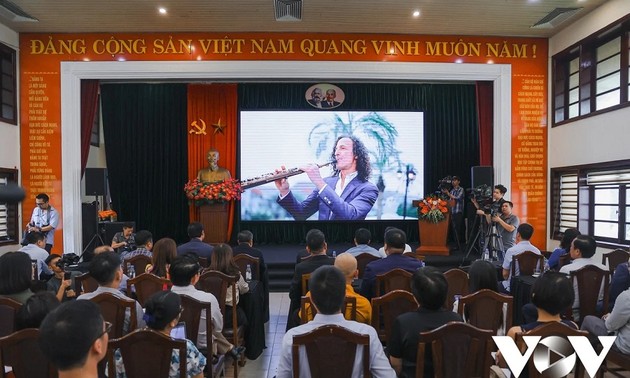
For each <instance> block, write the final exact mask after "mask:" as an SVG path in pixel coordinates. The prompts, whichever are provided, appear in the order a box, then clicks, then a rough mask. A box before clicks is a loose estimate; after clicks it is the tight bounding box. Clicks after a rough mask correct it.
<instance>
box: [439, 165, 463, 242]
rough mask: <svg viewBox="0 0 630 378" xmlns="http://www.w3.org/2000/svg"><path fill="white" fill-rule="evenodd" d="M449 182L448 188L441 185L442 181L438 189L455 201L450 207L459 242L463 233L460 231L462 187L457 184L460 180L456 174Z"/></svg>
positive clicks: (461, 223)
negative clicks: (449, 186) (450, 186)
mask: <svg viewBox="0 0 630 378" xmlns="http://www.w3.org/2000/svg"><path fill="white" fill-rule="evenodd" d="M443 181H444V179H443ZM450 183H451V184H452V188H450V190H449V188H448V187H446V186H443V185H442V183H440V189H441V190H442V193H444V195H446V196H448V198H449V199H450V200H453V201H455V203H454V205H453V207H452V208H451V216H452V219H453V227H454V228H455V235H457V236H458V237H459V241H460V242H463V241H464V240H463V239H464V233H463V232H462V231H463V227H462V226H463V224H464V188H462V187H461V186H459V184H460V183H461V181H460V179H459V177H457V176H453V177H451V180H450ZM454 238H455V237H454Z"/></svg>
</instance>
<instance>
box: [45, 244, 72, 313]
mask: <svg viewBox="0 0 630 378" xmlns="http://www.w3.org/2000/svg"><path fill="white" fill-rule="evenodd" d="M46 264H48V267H49V268H50V270H52V272H53V274H54V275H53V276H52V278H50V279H49V280H48V282H47V283H46V287H47V290H48V291H51V292H53V293H55V295H56V296H57V299H58V300H59V301H60V302H63V301H68V300H70V299H75V298H76V296H77V294H76V293H75V292H74V290H72V280H71V272H66V271H65V270H64V266H63V265H64V264H63V262H62V260H61V256H59V255H50V256H48V258H47V259H46Z"/></svg>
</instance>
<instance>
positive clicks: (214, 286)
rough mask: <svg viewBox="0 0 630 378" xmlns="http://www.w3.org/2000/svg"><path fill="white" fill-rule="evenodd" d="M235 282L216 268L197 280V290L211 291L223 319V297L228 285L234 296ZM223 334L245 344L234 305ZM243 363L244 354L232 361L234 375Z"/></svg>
mask: <svg viewBox="0 0 630 378" xmlns="http://www.w3.org/2000/svg"><path fill="white" fill-rule="evenodd" d="M236 282H237V279H236V277H234V276H228V275H227V274H224V273H221V272H219V271H216V270H206V271H205V272H203V274H202V275H201V277H199V282H197V288H198V289H199V290H203V291H206V292H208V293H212V294H213V295H214V296H215V297H216V298H217V301H218V302H219V307H220V308H221V314H223V319H224V320H225V314H226V310H225V299H226V297H227V290H228V287H230V286H231V287H232V288H231V290H232V298H236V290H238V289H237V288H236ZM222 333H223V335H224V336H225V338H226V339H228V340H231V341H232V344H233V345H234V346H240V345H244V344H245V327H243V326H240V327H239V325H238V322H237V316H236V307H234V308H233V309H232V328H231V329H226V328H223V332H222ZM239 363H240V364H241V365H244V364H245V356H244V355H242V356H241V361H240V362H239V361H234V377H238V365H239Z"/></svg>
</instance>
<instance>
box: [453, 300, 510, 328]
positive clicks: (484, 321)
mask: <svg viewBox="0 0 630 378" xmlns="http://www.w3.org/2000/svg"><path fill="white" fill-rule="evenodd" d="M512 304H513V298H512V297H511V296H509V295H504V294H499V293H497V292H496V291H492V290H489V289H482V290H479V291H478V292H476V293H473V294H469V295H467V296H465V297H461V298H460V300H459V306H458V307H457V313H459V314H460V315H462V317H465V319H466V323H469V324H472V325H474V326H475V327H477V328H481V329H487V330H491V331H492V334H493V335H496V334H497V331H498V330H499V328H501V326H503V330H504V331H505V333H507V331H508V330H509V329H510V328H511V327H512V311H513V310H512ZM506 306H507V307H506ZM504 307H506V310H505V313H504V311H503V308H504Z"/></svg>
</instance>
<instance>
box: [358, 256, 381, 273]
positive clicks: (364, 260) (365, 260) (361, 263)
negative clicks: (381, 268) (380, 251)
mask: <svg viewBox="0 0 630 378" xmlns="http://www.w3.org/2000/svg"><path fill="white" fill-rule="evenodd" d="M356 259H357V269H358V270H359V277H358V278H363V274H364V273H365V267H366V266H367V264H369V263H371V262H372V261H374V260H379V259H380V257H378V256H374V255H373V254H371V253H365V252H364V253H359V254H358V255H357V256H356Z"/></svg>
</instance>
